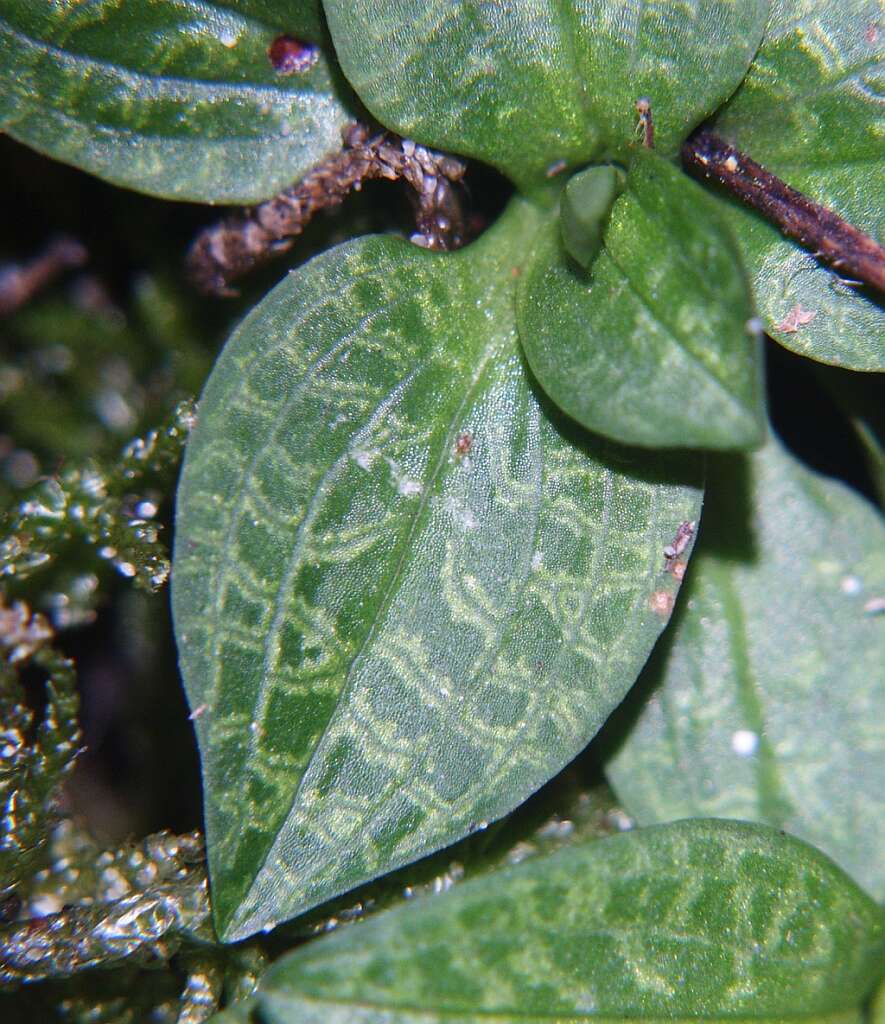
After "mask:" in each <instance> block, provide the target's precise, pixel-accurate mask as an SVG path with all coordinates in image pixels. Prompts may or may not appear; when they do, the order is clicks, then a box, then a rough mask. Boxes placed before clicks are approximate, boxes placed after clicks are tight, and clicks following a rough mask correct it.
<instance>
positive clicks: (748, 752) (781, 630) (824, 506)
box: [609, 441, 885, 899]
mask: <svg viewBox="0 0 885 1024" xmlns="http://www.w3.org/2000/svg"><path fill="white" fill-rule="evenodd" d="M710 472H711V483H710V503H709V504H708V505H707V507H706V508H705V512H704V519H703V521H702V523H701V531H700V539H699V542H698V547H697V552H696V554H695V556H694V557H693V558H692V562H691V566H690V568H689V572H688V580H687V581H686V593H685V595H683V601H682V602H680V608H679V611H678V613H677V615H676V616H675V617H674V622H673V624H672V626H671V630H670V632H669V633H668V641H667V642H666V643H664V644H663V645H662V647H661V649H660V650H659V651H656V652H655V656H654V657H653V659H652V661H651V662H650V663H649V666H648V668H647V669H646V673H647V675H645V676H644V677H643V681H644V684H647V685H648V687H649V688H652V687H653V689H652V690H651V696H650V698H649V699H648V701H647V703H645V704H644V706H643V708H642V710H641V712H640V714H639V718H638V720H637V721H636V723H635V724H634V725H633V727H632V729H631V730H630V732H629V733H628V735H627V739H626V742H625V743H624V746H623V747H622V749H621V751H620V752H619V753H618V754H617V756H616V757H615V758H614V761H613V762H612V763H611V765H610V766H609V777H610V780H611V782H612V784H613V785H614V786H615V789H616V791H617V793H618V795H619V797H620V798H621V800H622V801H623V803H624V805H625V807H626V808H627V810H628V811H629V812H630V813H631V814H633V815H635V816H636V817H637V818H638V819H639V821H640V822H642V823H651V822H656V821H666V820H669V819H673V818H681V817H683V816H686V815H716V816H717V817H730V818H743V819H750V820H756V821H764V822H767V823H768V824H771V825H775V826H777V827H779V828H785V829H787V830H788V831H790V832H792V833H794V834H795V835H798V836H801V837H802V838H804V839H807V840H808V841H809V842H812V843H814V844H815V845H816V846H819V847H820V848H821V849H822V850H824V851H826V852H827V853H828V854H829V855H830V856H831V857H833V858H835V859H836V860H837V861H838V862H839V863H840V864H841V865H842V867H844V868H845V870H846V871H848V872H850V873H851V874H852V875H853V876H854V877H855V878H856V879H857V880H858V882H860V884H861V885H863V886H864V887H865V888H866V889H867V890H868V891H869V892H871V893H872V894H873V895H874V896H876V897H877V898H879V899H882V898H885V863H883V860H882V856H881V853H882V850H883V848H885V749H883V745H882V740H881V735H882V728H881V721H882V707H883V703H885V674H883V671H882V668H883V665H885V618H883V616H882V614H881V613H879V614H876V613H875V610H874V609H875V608H876V607H877V606H876V605H875V604H874V603H872V604H871V602H875V601H876V600H877V599H881V598H882V597H883V596H885V526H883V521H882V519H881V517H880V516H879V514H878V513H877V512H876V510H875V509H873V508H872V507H871V506H870V505H869V504H868V503H867V502H866V501H865V500H863V499H862V498H860V497H858V496H857V495H856V494H853V493H852V492H851V491H849V490H848V489H847V488H845V487H844V486H842V485H841V484H839V483H836V482H834V481H832V480H829V479H826V478H823V477H819V476H817V475H815V474H813V473H810V472H809V471H808V470H806V469H805V468H804V467H802V466H801V464H799V463H798V462H797V461H796V460H795V459H794V458H793V457H792V456H790V455H789V453H788V452H787V451H786V450H785V449H783V448H782V447H781V446H780V444H779V443H778V442H776V441H771V442H770V443H769V445H768V446H767V447H766V448H765V449H764V450H763V451H761V452H759V453H757V454H756V455H753V456H750V457H739V458H733V459H731V460H726V461H724V462H723V463H722V465H721V466H720V467H719V468H718V470H717V468H716V464H715V463H713V464H711V469H710ZM643 688H644V686H643Z"/></svg>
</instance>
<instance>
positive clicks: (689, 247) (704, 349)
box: [517, 153, 764, 448]
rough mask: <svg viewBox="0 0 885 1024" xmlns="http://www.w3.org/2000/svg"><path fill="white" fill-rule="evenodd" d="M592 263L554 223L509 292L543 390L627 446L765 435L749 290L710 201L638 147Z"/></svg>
mask: <svg viewBox="0 0 885 1024" xmlns="http://www.w3.org/2000/svg"><path fill="white" fill-rule="evenodd" d="M626 188H627V191H626V192H625V193H624V194H623V195H622V196H621V197H620V198H619V199H617V200H616V201H615V204H614V206H613V208H612V211H611V214H610V219H609V221H608V224H607V227H606V228H605V231H604V235H603V248H602V250H601V252H600V253H599V254H598V255H597V257H596V259H595V260H594V261H593V262H592V264H591V266H590V267H589V269H588V270H584V269H583V268H582V267H580V266H578V264H577V263H576V262H575V261H574V260H573V259H572V258H571V257H570V256H569V255H568V254H567V253H566V251H565V247H564V245H563V241H562V239H561V237H560V231H559V225H558V224H557V223H556V222H555V221H552V222H551V223H549V224H548V225H547V227H546V229H545V230H544V231H543V232H542V234H541V236H540V238H539V241H538V242H537V244H536V247H535V251H534V253H533V256H532V259H531V262H530V265H529V267H528V269H527V271H526V274H525V276H524V279H523V282H522V285H521V287H520V291H519V303H518V317H517V320H518V325H519V335H520V340H521V342H522V344H523V347H524V349H525V352H526V356H527V358H528V361H529V364H530V365H531V368H532V370H533V371H534V373H535V374H536V375H537V377H538V380H539V381H540V383H541V385H542V386H543V388H544V389H545V390H546V391H547V393H548V394H549V395H550V396H551V398H553V399H554V401H555V402H556V403H557V405H559V406H560V408H562V409H564V410H565V411H566V412H568V413H569V414H570V415H571V416H574V417H575V419H577V420H578V422H580V423H582V424H583V425H584V426H586V427H589V428H590V429H591V430H595V431H598V432H600V433H603V434H606V435H607V436H610V437H614V438H617V439H618V440H621V441H625V442H628V443H634V444H643V445H649V446H652V447H654V446H683V447H698V448H701V447H707V448H744V447H751V446H753V445H755V444H758V443H759V441H760V440H761V439H762V436H763V431H764V424H763V418H762V417H763V412H762V403H763V394H762V380H761V352H760V339H759V336H758V332H757V331H755V330H754V326H753V320H752V313H753V309H752V305H751V302H750V295H749V288H748V285H747V283H746V280H745V277H744V274H743V270H742V269H741V266H740V262H739V259H738V256H737V253H736V251H735V248H734V244H733V242H732V239H731V236H730V233H729V232H728V231H727V229H726V228H725V226H724V224H723V223H722V218H721V216H720V215H719V211H718V210H717V203H716V201H715V200H714V199H712V198H710V197H709V196H707V195H705V194H704V191H703V189H702V188H701V187H700V186H698V185H696V184H695V183H694V182H692V181H690V180H689V179H688V178H687V177H686V176H685V175H684V174H683V173H682V172H681V171H679V170H678V169H677V168H675V167H673V166H672V165H671V164H670V163H668V162H667V161H665V160H663V159H661V158H660V157H658V156H656V155H655V154H654V153H642V154H637V157H636V160H635V163H634V165H633V166H632V168H631V170H630V173H629V175H628V177H627V185H626Z"/></svg>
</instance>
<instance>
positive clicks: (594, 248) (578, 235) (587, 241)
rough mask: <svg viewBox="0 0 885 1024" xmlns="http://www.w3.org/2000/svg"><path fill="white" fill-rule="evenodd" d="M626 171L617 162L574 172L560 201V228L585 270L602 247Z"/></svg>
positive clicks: (564, 242)
mask: <svg viewBox="0 0 885 1024" xmlns="http://www.w3.org/2000/svg"><path fill="white" fill-rule="evenodd" d="M626 181H627V175H626V174H625V172H624V171H623V170H621V168H620V167H617V166H616V165H615V164H596V165H595V166H593V167H588V168H587V169H586V170H584V171H581V172H580V173H578V174H575V175H574V176H573V177H572V178H571V180H570V181H569V183H568V184H567V185H566V187H565V190H564V191H563V193H562V199H561V201H560V228H561V230H562V243H563V245H564V246H565V250H566V252H567V253H568V254H569V256H571V258H572V259H573V260H575V261H576V262H577V263H578V264H579V265H580V266H581V267H583V268H584V269H585V270H587V269H589V267H590V265H591V264H592V262H593V260H594V258H595V257H596V255H597V253H598V252H599V250H600V249H601V248H602V238H603V234H604V232H605V229H606V227H608V218H609V215H610V214H611V209H612V206H614V202H615V200H616V199H617V198H618V196H619V195H620V194H621V193H622V192H623V191H624V186H625V184H626Z"/></svg>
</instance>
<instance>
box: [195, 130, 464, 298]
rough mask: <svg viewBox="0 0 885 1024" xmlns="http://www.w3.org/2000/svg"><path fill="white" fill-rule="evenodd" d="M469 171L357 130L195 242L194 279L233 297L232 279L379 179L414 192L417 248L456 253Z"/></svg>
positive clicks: (394, 140) (385, 137)
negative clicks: (283, 186)
mask: <svg viewBox="0 0 885 1024" xmlns="http://www.w3.org/2000/svg"><path fill="white" fill-rule="evenodd" d="M464 171H465V167H464V164H462V163H461V161H459V160H456V159H455V158H454V157H450V156H444V155H442V154H439V153H434V152H433V151H432V150H429V149H426V148H425V147H424V146H419V145H417V144H416V143H414V142H412V141H410V140H409V139H401V138H399V137H398V136H396V135H392V134H390V133H388V132H381V133H379V134H377V135H373V136H371V137H369V132H368V129H367V128H366V127H365V126H363V125H356V126H354V127H353V128H351V130H350V131H349V132H348V135H347V138H346V140H345V143H344V147H343V149H342V150H341V152H340V153H336V154H335V156H333V157H331V158H330V159H329V160H327V161H326V162H324V163H322V164H320V165H319V166H317V167H315V168H314V169H313V170H312V171H310V173H309V174H307V176H306V177H305V178H304V179H302V180H301V181H300V182H298V184H296V185H293V186H292V187H291V188H289V189H287V190H286V191H285V192H282V193H280V194H279V195H278V196H275V197H274V198H273V199H269V200H268V201H267V202H265V203H261V204H260V205H258V206H255V207H252V208H251V209H249V210H246V211H244V212H243V213H241V214H239V215H237V216H234V217H229V218H227V219H226V220H224V221H222V222H221V223H219V224H217V225H214V226H213V227H210V228H207V229H206V230H205V231H203V232H202V233H201V234H200V235H198V236H197V239H196V241H195V242H194V244H193V245H192V246H191V249H190V252H189V253H188V256H187V266H188V272H189V275H190V277H191V279H192V280H193V282H194V284H195V285H196V286H197V287H198V288H199V289H200V290H201V291H203V292H205V293H207V294H214V295H235V294H236V291H234V290H233V289H231V287H230V282H231V281H232V280H233V279H235V278H237V277H240V276H242V275H243V274H245V273H246V272H247V271H249V270H251V269H252V267H254V266H255V265H256V264H258V263H260V262H263V261H264V260H266V259H267V258H269V257H270V256H272V255H275V254H276V253H279V252H284V251H285V250H287V249H288V248H289V247H290V246H291V244H292V239H293V238H294V237H295V236H296V235H299V234H300V233H301V232H302V231H303V230H304V228H305V227H306V226H307V223H308V222H309V221H310V219H311V218H312V217H313V216H314V214H315V213H317V212H318V211H319V210H323V209H328V208H329V207H333V206H337V205H338V204H340V203H341V202H342V201H343V200H344V199H345V197H346V196H347V195H349V194H350V193H351V192H354V191H358V190H359V189H360V188H361V187H362V184H363V182H364V181H369V180H371V179H378V178H384V179H387V180H389V181H396V180H398V179H402V180H404V181H406V182H408V184H409V185H411V186H412V188H413V190H414V193H415V199H416V205H417V215H416V220H417V232H416V233H415V234H414V235H413V236H412V241H413V242H415V243H416V244H418V245H421V246H423V247H424V248H427V249H456V248H458V247H459V246H460V245H463V243H464V240H465V239H464V221H463V216H462V212H461V202H460V196H459V194H458V191H457V182H459V181H460V180H461V179H462V178H463V176H464Z"/></svg>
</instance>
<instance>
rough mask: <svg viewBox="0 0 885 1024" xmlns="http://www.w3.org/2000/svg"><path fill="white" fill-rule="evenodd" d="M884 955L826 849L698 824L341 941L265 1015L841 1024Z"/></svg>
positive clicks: (312, 958)
mask: <svg viewBox="0 0 885 1024" xmlns="http://www.w3.org/2000/svg"><path fill="white" fill-rule="evenodd" d="M883 954H885V925H883V915H882V911H881V909H880V908H879V907H877V906H876V904H875V903H874V902H873V901H872V900H871V899H870V898H869V897H868V896H866V895H865V894H864V893H863V892H862V891H861V890H860V889H859V888H858V887H857V886H856V885H855V884H854V883H853V882H852V881H851V879H849V878H848V877H847V876H846V875H845V874H844V873H843V872H842V871H840V870H839V868H837V867H836V865H835V864H833V863H832V861H830V860H828V859H827V858H826V857H824V856H823V855H822V854H820V853H819V852H818V851H817V850H815V849H814V848H813V847H810V846H806V845H805V844H804V843H802V842H800V841H798V840H796V839H793V838H792V837H791V836H787V835H781V834H778V833H777V832H775V831H773V830H770V829H767V828H763V827H760V826H753V825H746V824H737V823H735V822H724V821H703V820H702V821H683V822H678V823H677V824H675V825H668V826H661V827H657V828H649V829H643V830H640V831H638V832H633V833H627V834H624V835H620V836H614V837H612V838H609V839H601V840H597V841H595V842H591V843H587V844H585V845H583V846H572V847H569V848H567V849H564V850H560V851H559V852H557V853H553V854H551V855H550V856H549V857H538V858H535V859H533V860H531V861H528V862H527V863H525V864H521V865H518V866H517V867H514V868H510V869H508V870H505V871H501V872H498V873H496V874H492V875H488V876H486V877H484V878H480V879H477V880H476V881H473V882H465V883H464V884H463V885H461V886H459V887H458V888H457V889H455V890H453V891H452V892H449V893H447V894H446V895H444V896H439V897H436V898H433V899H424V900H416V901H414V902H413V903H412V904H410V905H407V906H403V907H400V908H397V909H396V910H392V911H390V912H389V913H387V914H383V915H380V916H378V917H376V918H374V919H373V920H371V921H368V922H366V923H365V924H363V925H359V926H358V927H350V928H346V929H344V930H342V931H339V932H338V933H337V934H335V935H331V936H329V937H328V938H325V939H321V940H319V941H317V942H314V943H312V944H311V945H309V946H306V947H303V948H301V949H299V950H296V951H295V952H294V953H291V954H289V955H288V956H286V957H284V958H282V959H281V960H280V961H278V962H277V963H276V964H274V966H273V967H271V969H270V970H269V971H268V973H267V974H266V975H265V977H264V979H263V980H262V983H261V985H260V987H259V990H258V993H257V1004H258V1010H259V1014H260V1018H261V1020H262V1021H266V1022H267V1024H339V1022H341V1024H344V1022H347V1024H357V1022H358V1024H381V1022H384V1024H419V1022H420V1024H436V1022H441V1021H446V1022H452V1024H468V1022H474V1021H481V1020H494V1021H495V1022H496V1024H497V1022H500V1024H519V1022H523V1021H526V1020H533V1021H540V1020H544V1021H550V1022H561V1024H566V1022H569V1024H571V1022H576V1021H579V1020H605V1021H613V1020H623V1019H625V1018H629V1019H630V1020H638V1021H656V1022H660V1021H664V1020H676V1019H678V1020H681V1021H685V1020H686V1019H689V1018H703V1019H705V1020H718V1021H722V1020H728V1019H731V1020H734V1019H738V1020H744V1021H746V1020H749V1019H753V1020H768V1021H784V1020H785V1019H789V1020H793V1021H796V1020H800V1021H801V1020H806V1021H809V1020H822V1019H824V1018H828V1015H830V1014H832V1015H834V1016H835V1015H836V1014H840V1016H839V1017H838V1020H839V1021H840V1022H841V1021H849V1020H851V1016H850V1014H851V1011H852V1010H855V1009H857V1008H859V1006H860V1004H861V1002H862V1001H863V999H864V998H865V997H866V996H867V995H868V994H869V992H870V990H871V989H872V988H873V986H874V985H875V982H876V979H877V976H878V975H879V973H880V971H881V958H882V956H883ZM841 1014H845V1016H842V1015H841ZM828 1019H830V1020H833V1019H834V1018H828Z"/></svg>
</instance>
